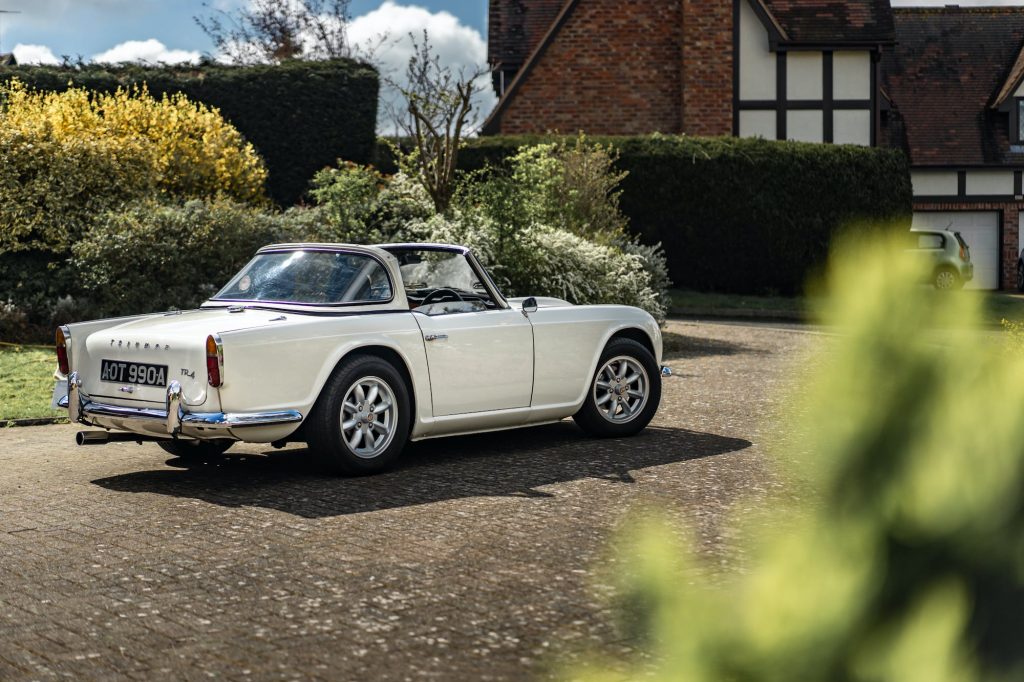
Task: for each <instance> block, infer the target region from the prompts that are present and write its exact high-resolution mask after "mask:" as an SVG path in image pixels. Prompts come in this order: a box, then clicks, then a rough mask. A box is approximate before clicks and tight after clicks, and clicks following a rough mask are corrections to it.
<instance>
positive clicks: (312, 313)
mask: <svg viewBox="0 0 1024 682" xmlns="http://www.w3.org/2000/svg"><path fill="white" fill-rule="evenodd" d="M661 353H662V339H661V332H660V330H659V327H658V324H657V322H656V321H655V320H654V318H653V317H651V316H650V315H649V314H648V313H646V312H645V311H643V310H640V309H638V308H632V307H627V306H616V305H598V306H574V305H571V304H569V303H567V302H566V301H562V300H558V299H553V298H519V299H506V298H505V297H504V296H503V295H502V293H501V292H500V291H499V290H498V288H497V287H496V286H495V284H494V282H493V280H492V278H491V277H490V275H489V274H488V273H487V272H486V271H485V270H484V268H483V267H482V266H481V264H480V263H479V262H478V260H477V259H476V258H475V257H474V256H473V254H472V253H471V252H470V250H469V249H466V248H464V247H460V246H451V245H438V244H390V245H382V246H372V247H368V246H352V245H344V244H279V245H274V246H268V247H265V248H263V249H261V250H260V251H259V252H258V253H257V255H256V256H255V258H254V259H253V260H252V261H251V262H249V264H248V265H246V266H245V267H244V268H243V269H242V270H241V272H239V273H238V274H237V275H236V276H235V277H234V278H233V279H232V280H231V281H230V282H229V283H228V284H227V286H225V287H224V288H223V289H222V290H221V291H220V292H219V293H218V294H217V295H216V296H214V297H213V298H212V299H210V300H209V301H207V302H206V303H204V304H203V305H202V306H201V307H200V308H199V309H197V310H189V311H175V312H168V313H159V314H151V315H141V316H138V317H130V318H122V319H111V320H99V321H95V322H83V323H79V324H70V325H66V326H63V327H61V328H60V329H58V331H57V354H58V360H59V376H58V384H57V387H56V389H55V396H54V399H55V402H56V403H57V404H60V405H63V406H66V407H67V408H68V412H69V415H70V418H71V420H72V422H78V423H82V424H87V425H90V426H94V427H99V429H102V430H95V431H83V432H81V433H79V434H78V442H79V443H80V444H102V443H106V442H110V441H112V440H125V441H132V440H135V441H142V440H152V441H157V442H158V443H159V444H160V446H161V447H163V448H164V449H165V450H167V451H168V452H171V453H172V454H175V455H178V456H181V457H210V456H216V455H219V454H221V453H223V452H224V451H226V450H227V449H228V448H229V447H230V446H231V445H232V444H233V443H235V442H238V441H244V442H252V443H274V444H277V445H283V444H284V443H287V442H292V441H300V442H306V443H308V444H309V447H310V450H311V451H312V453H313V454H314V455H315V456H317V457H318V458H319V459H320V460H321V461H322V462H323V463H324V464H325V465H326V466H327V467H329V468H330V469H332V470H334V471H337V472H340V473H346V474H362V473H372V472H376V471H380V470H382V469H384V468H386V467H387V466H389V465H390V464H392V463H393V462H394V461H395V459H396V458H397V457H398V455H399V454H400V453H401V451H402V449H403V447H404V446H405V444H406V442H407V441H409V440H420V439H424V438H434V437H437V436H448V435H454V434H465V433H474V432H480V431H493V430H499V429H507V428H515V427H521V426H528V425H534V424H543V423H548V422H554V421H558V420H561V419H564V418H566V417H573V418H574V419H575V420H576V422H577V423H578V424H579V425H580V426H581V427H582V428H583V429H584V430H585V431H587V432H589V433H591V434H593V435H596V436H629V435H633V434H636V433H638V432H639V431H641V430H642V429H643V428H644V427H646V426H647V424H648V423H649V422H650V421H651V419H652V418H653V416H654V414H655V412H656V411H657V409H658V405H659V402H660V400H661V380H662V375H663V373H665V374H666V375H667V374H670V372H669V370H668V369H667V368H663V367H661V365H660V362H661Z"/></svg>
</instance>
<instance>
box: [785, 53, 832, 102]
mask: <svg viewBox="0 0 1024 682" xmlns="http://www.w3.org/2000/svg"><path fill="white" fill-rule="evenodd" d="M823 61H824V60H823V59H822V55H821V53H820V52H790V53H788V54H787V55H786V99H790V100H806V99H821V98H823V97H824V96H825V94H824V93H823V92H822V87H823V86H822V80H823V79H822V62H823Z"/></svg>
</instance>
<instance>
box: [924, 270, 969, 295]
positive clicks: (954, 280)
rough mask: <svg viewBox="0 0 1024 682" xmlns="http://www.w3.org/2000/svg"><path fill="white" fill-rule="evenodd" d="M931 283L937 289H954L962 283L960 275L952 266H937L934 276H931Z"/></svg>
mask: <svg viewBox="0 0 1024 682" xmlns="http://www.w3.org/2000/svg"><path fill="white" fill-rule="evenodd" d="M932 284H933V285H934V286H935V288H936V289H937V290H939V291H956V290H957V289H959V288H961V287H962V286H963V285H964V283H963V280H961V279H960V275H959V274H958V273H957V271H956V270H954V269H953V268H939V269H938V270H936V271H935V276H934V277H933V278H932Z"/></svg>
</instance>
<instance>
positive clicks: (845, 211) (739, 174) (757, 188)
mask: <svg viewBox="0 0 1024 682" xmlns="http://www.w3.org/2000/svg"><path fill="white" fill-rule="evenodd" d="M572 139H573V138H558V137H548V136H510V137H483V138H479V139H477V140H473V141H471V142H470V143H469V145H468V146H467V147H466V148H465V149H464V150H463V151H462V153H461V155H460V157H459V158H460V166H461V167H462V168H463V169H464V170H466V171H469V172H472V171H475V170H479V169H482V168H485V167H487V166H488V165H491V166H495V165H501V164H502V163H504V162H505V160H506V159H508V158H511V157H514V156H515V155H516V154H517V153H519V150H520V149H521V148H522V147H523V146H530V145H537V144H546V143H556V144H561V145H563V146H571V141H572ZM591 141H593V142H598V143H601V144H605V145H609V146H611V148H613V149H614V153H615V154H617V156H618V159H617V161H616V165H615V167H616V168H618V169H619V170H621V171H623V172H626V173H628V175H627V176H626V177H625V178H623V180H622V183H621V188H622V196H621V209H622V212H623V213H624V214H625V215H626V216H627V217H628V218H629V224H630V228H631V230H632V231H633V232H634V233H635V234H637V235H638V236H640V238H641V239H642V240H643V241H644V242H645V243H648V244H654V243H659V242H660V243H662V244H663V245H664V246H665V250H666V254H667V257H668V265H669V273H670V276H671V278H672V280H673V282H675V284H676V285H677V286H682V287H686V288H690V289H696V290H703V291H707V290H717V291H727V292H735V293H765V292H781V293H796V292H799V291H800V290H801V289H802V288H803V285H804V283H805V281H806V280H807V277H808V275H810V274H812V273H814V272H815V270H817V269H819V268H820V267H822V266H823V265H824V263H825V260H826V257H827V254H828V249H829V246H830V244H831V242H832V239H833V237H834V236H835V234H836V232H837V231H838V230H839V229H840V228H841V227H842V226H845V225H848V224H850V223H855V222H856V223H864V224H866V223H886V224H888V223H891V222H897V223H905V225H903V227H906V225H909V221H910V215H911V201H912V191H911V186H910V171H909V166H908V164H907V160H906V158H905V157H904V155H903V154H902V153H901V152H899V151H895V150H891V149H876V148H866V147H855V146H849V145H821V144H805V143H799V142H773V141H765V140H760V139H739V138H695V137H671V136H663V135H652V136H646V137H618V138H616V137H605V138H591Z"/></svg>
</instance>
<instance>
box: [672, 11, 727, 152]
mask: <svg viewBox="0 0 1024 682" xmlns="http://www.w3.org/2000/svg"><path fill="white" fill-rule="evenodd" d="M732 85H733V0H683V132H685V133H687V134H688V135H732V96H733V87H732Z"/></svg>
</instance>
